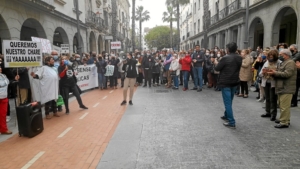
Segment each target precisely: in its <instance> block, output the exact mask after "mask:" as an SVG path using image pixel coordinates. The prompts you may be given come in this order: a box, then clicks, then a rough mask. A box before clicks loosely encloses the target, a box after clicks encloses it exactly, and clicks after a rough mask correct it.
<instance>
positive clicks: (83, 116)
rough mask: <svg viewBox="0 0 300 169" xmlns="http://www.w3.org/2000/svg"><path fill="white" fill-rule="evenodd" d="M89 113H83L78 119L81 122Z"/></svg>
mask: <svg viewBox="0 0 300 169" xmlns="http://www.w3.org/2000/svg"><path fill="white" fill-rule="evenodd" d="M88 114H89V113H84V115H82V116H81V117H80V118H79V119H80V120H82V119H83V118H85V116H86V115H88Z"/></svg>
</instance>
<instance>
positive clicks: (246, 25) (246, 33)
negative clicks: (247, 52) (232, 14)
mask: <svg viewBox="0 0 300 169" xmlns="http://www.w3.org/2000/svg"><path fill="white" fill-rule="evenodd" d="M248 26H249V0H246V18H245V29H246V30H245V42H244V49H247V48H248V47H249V31H248Z"/></svg>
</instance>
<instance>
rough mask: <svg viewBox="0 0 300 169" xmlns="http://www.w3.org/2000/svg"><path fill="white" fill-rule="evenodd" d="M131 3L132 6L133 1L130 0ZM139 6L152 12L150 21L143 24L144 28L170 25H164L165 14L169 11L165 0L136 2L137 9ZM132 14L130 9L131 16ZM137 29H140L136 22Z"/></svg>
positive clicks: (139, 0)
mask: <svg viewBox="0 0 300 169" xmlns="http://www.w3.org/2000/svg"><path fill="white" fill-rule="evenodd" d="M129 2H130V4H131V3H132V0H129ZM130 6H131V5H130ZM138 6H144V10H148V11H149V12H150V20H149V21H146V22H143V24H142V26H143V28H145V27H149V28H153V27H155V26H160V25H169V23H163V21H162V17H163V15H162V14H163V12H164V11H167V7H166V5H165V0H136V4H135V7H136V8H137V7H138ZM131 12H132V9H131V7H130V16H131V15H132V13H131ZM130 24H131V22H130ZM136 28H139V22H136ZM142 31H143V32H144V29H142Z"/></svg>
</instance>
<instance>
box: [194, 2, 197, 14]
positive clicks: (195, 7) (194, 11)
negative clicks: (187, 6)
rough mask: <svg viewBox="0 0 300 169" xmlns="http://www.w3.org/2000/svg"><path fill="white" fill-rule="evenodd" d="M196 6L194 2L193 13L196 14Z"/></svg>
mask: <svg viewBox="0 0 300 169" xmlns="http://www.w3.org/2000/svg"><path fill="white" fill-rule="evenodd" d="M196 9H197V5H196V2H195V3H194V13H196Z"/></svg>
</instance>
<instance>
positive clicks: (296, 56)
mask: <svg viewBox="0 0 300 169" xmlns="http://www.w3.org/2000/svg"><path fill="white" fill-rule="evenodd" d="M290 51H291V52H292V57H293V60H294V61H295V62H300V52H299V51H298V46H297V45H296V44H293V45H291V46H290ZM299 88H300V69H297V81H296V91H295V94H294V95H293V99H292V104H291V107H297V106H298V91H299Z"/></svg>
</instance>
